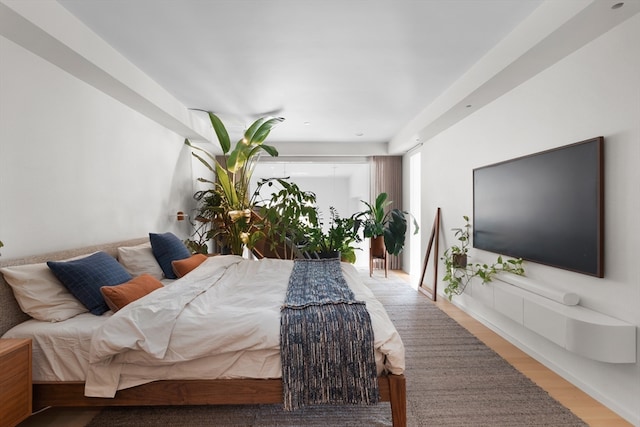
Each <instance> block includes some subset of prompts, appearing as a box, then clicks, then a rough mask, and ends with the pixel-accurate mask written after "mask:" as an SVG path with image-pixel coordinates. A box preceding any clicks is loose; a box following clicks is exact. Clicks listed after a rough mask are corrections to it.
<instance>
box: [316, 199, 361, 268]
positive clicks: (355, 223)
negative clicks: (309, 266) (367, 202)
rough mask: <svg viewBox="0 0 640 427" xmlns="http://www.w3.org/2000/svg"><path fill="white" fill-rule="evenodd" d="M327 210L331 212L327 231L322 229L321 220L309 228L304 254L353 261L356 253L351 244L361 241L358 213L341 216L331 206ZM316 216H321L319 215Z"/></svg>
mask: <svg viewBox="0 0 640 427" xmlns="http://www.w3.org/2000/svg"><path fill="white" fill-rule="evenodd" d="M329 210H330V212H331V214H330V219H329V228H328V229H327V231H323V227H322V225H323V224H322V221H321V220H319V221H318V222H317V223H316V224H312V226H311V227H310V228H309V231H310V233H309V241H308V244H307V245H306V247H305V251H306V254H307V256H309V257H313V258H334V257H339V258H340V259H342V260H343V261H345V262H350V263H354V262H355V261H356V253H355V246H354V245H353V244H354V243H357V242H360V241H361V239H360V234H359V228H360V220H359V219H357V216H358V214H353V215H351V216H350V217H348V218H343V217H341V216H340V215H339V214H338V211H337V210H336V209H335V208H334V207H333V206H331V207H329ZM318 218H321V217H320V215H318Z"/></svg>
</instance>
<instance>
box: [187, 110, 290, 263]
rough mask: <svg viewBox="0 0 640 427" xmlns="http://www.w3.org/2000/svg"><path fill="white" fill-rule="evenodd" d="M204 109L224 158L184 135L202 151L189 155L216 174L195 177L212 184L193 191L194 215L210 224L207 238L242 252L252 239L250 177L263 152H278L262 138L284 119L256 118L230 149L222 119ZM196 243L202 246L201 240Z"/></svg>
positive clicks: (224, 246)
mask: <svg viewBox="0 0 640 427" xmlns="http://www.w3.org/2000/svg"><path fill="white" fill-rule="evenodd" d="M199 111H203V110H199ZM206 113H207V115H208V116H209V120H210V121H211V126H212V127H213V129H214V131H215V134H216V137H217V139H218V143H219V144H220V148H221V149H222V153H223V156H224V157H223V161H222V162H219V161H218V160H217V159H216V156H215V155H214V154H213V153H211V152H209V151H207V150H205V149H203V148H200V147H197V146H195V145H193V144H192V143H191V142H190V141H189V140H188V139H185V144H186V145H188V146H189V147H191V148H192V149H193V150H194V151H200V152H201V153H204V156H200V155H199V154H198V153H196V152H193V153H192V155H193V156H194V157H196V158H197V159H198V160H200V162H201V163H202V164H204V165H205V166H206V167H207V168H208V169H209V170H210V171H211V172H213V174H214V177H215V181H212V180H210V179H206V178H198V181H200V182H205V183H208V184H211V188H209V189H207V190H204V191H199V192H197V193H196V194H194V198H195V199H196V200H198V202H199V207H198V212H197V214H196V217H197V218H199V219H200V220H202V222H204V223H207V224H209V227H210V229H209V231H208V232H207V233H206V236H207V237H208V238H213V239H216V241H217V242H218V243H219V245H220V246H221V247H222V248H226V249H228V251H229V252H230V253H232V254H236V255H241V254H242V252H243V248H244V245H245V244H246V243H248V242H250V241H251V238H250V232H251V222H252V218H253V217H252V212H253V200H251V196H250V194H249V180H250V178H251V175H252V173H253V169H254V167H255V164H256V162H257V160H258V158H259V155H260V154H261V153H262V152H266V153H267V154H269V155H270V156H277V155H278V151H277V150H276V149H275V148H274V147H272V146H270V145H267V144H264V140H265V139H266V138H267V136H268V135H269V132H271V129H273V127H274V126H276V125H278V124H279V123H281V122H282V121H283V120H284V119H283V118H281V117H263V118H260V119H258V120H256V121H255V122H254V123H253V124H251V126H249V128H248V129H247V130H246V131H245V133H244V137H243V138H242V139H240V140H239V141H238V142H237V143H236V145H235V147H234V149H233V150H231V142H230V139H229V134H228V133H227V130H226V128H225V126H224V124H223V123H222V121H221V120H220V119H219V118H218V117H217V116H216V115H215V114H214V113H212V112H210V111H206ZM195 246H197V247H200V248H201V247H202V245H201V242H200V244H195Z"/></svg>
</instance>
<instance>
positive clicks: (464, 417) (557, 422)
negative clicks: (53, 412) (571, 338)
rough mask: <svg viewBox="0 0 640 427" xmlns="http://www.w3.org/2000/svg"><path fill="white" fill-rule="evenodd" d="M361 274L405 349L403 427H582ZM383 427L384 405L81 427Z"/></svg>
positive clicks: (218, 411) (271, 409)
mask: <svg viewBox="0 0 640 427" xmlns="http://www.w3.org/2000/svg"><path fill="white" fill-rule="evenodd" d="M361 274H362V277H363V279H364V280H365V282H366V283H367V285H368V286H369V287H370V288H371V289H372V290H373V292H374V293H375V294H376V296H377V297H378V299H379V300H380V301H381V302H382V304H383V305H384V306H385V308H386V309H387V312H388V313H389V317H390V318H391V320H392V321H393V323H394V324H395V326H396V329H397V330H398V332H399V333H400V336H401V337H402V340H403V342H404V345H405V349H406V372H405V376H406V378H407V425H408V426H409V427H421V426H434V427H440V426H443V427H445V426H460V427H462V426H464V427H468V426H487V427H501V426H504V427H517V426H550V427H551V426H553V427H564V426H571V427H573V426H586V425H587V424H585V423H584V422H582V421H581V420H580V419H579V418H578V417H576V416H575V415H574V414H573V413H572V412H571V411H569V410H568V409H567V408H565V407H564V406H562V405H561V404H560V403H558V402H557V401H556V400H555V399H553V398H552V397H551V396H549V394H548V393H547V392H546V391H544V390H543V389H541V388H540V387H538V386H537V385H536V384H534V383H533V382H532V381H531V380H529V379H528V378H527V377H525V376H524V375H523V374H521V373H520V372H518V371H517V370H516V369H515V368H513V367H512V366H511V365H510V364H509V363H507V362H506V361H505V360H504V359H502V358H501V357H500V356H499V355H498V354H497V353H495V352H494V351H493V350H491V349H490V348H489V347H487V346H486V345H484V344H483V343H482V342H481V341H479V340H478V339H477V338H476V337H475V336H473V335H472V334H471V333H470V332H468V331H467V330H466V329H464V328H463V327H462V326H460V325H459V324H458V323H457V322H456V321H455V320H453V319H451V318H450V317H449V316H447V315H446V314H445V313H443V312H442V311H441V310H440V309H438V308H437V307H436V306H435V305H434V304H433V303H432V302H431V301H430V300H429V299H427V298H426V297H425V296H423V295H422V294H420V293H418V292H417V291H416V290H415V289H413V288H411V287H410V286H409V285H408V284H407V283H406V282H404V281H403V280H402V279H400V278H398V277H397V276H395V275H393V274H392V273H390V274H389V278H388V279H385V278H384V277H374V278H369V275H368V271H367V272H364V271H363V272H362V273H361ZM391 425H392V423H391V410H390V406H389V404H388V403H380V404H378V405H375V406H338V407H336V406H328V407H327V406H313V407H305V408H303V409H301V410H298V411H294V412H286V411H283V408H282V405H248V406H187V407H133V408H105V409H104V410H102V411H101V412H100V413H99V414H98V415H97V416H96V417H95V418H94V419H93V420H92V421H91V422H90V423H89V424H88V427H124V426H139V427H147V426H167V427H168V426H172V427H173V426H177V427H181V426H185V427H187V426H188V427H204V426H222V427H226V426H256V427H257V426H304V427H316V426H317V427H334V426H336V427H337V426H345V427H346V426H372V427H373V426H391Z"/></svg>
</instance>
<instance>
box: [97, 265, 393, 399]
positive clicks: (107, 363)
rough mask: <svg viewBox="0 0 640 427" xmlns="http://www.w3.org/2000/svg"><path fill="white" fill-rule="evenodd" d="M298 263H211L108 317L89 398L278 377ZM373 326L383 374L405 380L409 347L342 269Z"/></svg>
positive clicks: (352, 273) (348, 269)
mask: <svg viewBox="0 0 640 427" xmlns="http://www.w3.org/2000/svg"><path fill="white" fill-rule="evenodd" d="M292 268H293V262H292V261H284V260H274V259H262V260H259V261H256V260H246V259H243V258H241V257H237V256H217V257H211V258H208V259H207V261H205V262H204V263H203V264H201V265H200V266H199V267H198V268H196V269H195V270H193V271H192V272H190V273H189V274H187V275H186V276H185V277H183V278H182V279H179V280H177V281H175V282H173V283H171V284H170V285H167V286H165V287H164V288H162V289H158V290H156V291H154V292H152V293H151V294H149V295H147V296H145V297H144V298H142V299H140V300H138V301H135V302H134V303H132V304H130V305H128V306H126V307H125V308H123V309H122V310H120V311H118V312H117V313H115V314H114V315H113V316H110V317H108V318H107V319H106V321H104V322H103V323H102V325H101V326H100V327H98V328H97V330H96V331H95V332H94V333H93V336H92V339H91V345H90V349H89V363H88V370H87V375H86V386H85V395H86V396H93V397H113V396H114V395H115V393H116V391H117V390H118V389H122V388H126V387H131V386H133V385H138V384H142V383H145V382H151V381H154V380H157V379H171V378H175V379H189V378H200V379H202V378H237V377H246V378H279V377H280V376H281V368H280V357H279V346H280V344H279V341H280V337H279V334H280V308H281V305H282V304H283V302H284V297H285V293H286V289H287V285H288V280H289V275H290V274H291V270H292ZM342 269H343V273H344V276H345V279H346V281H347V283H348V284H349V286H350V287H351V289H352V290H353V292H354V294H355V296H356V298H357V299H358V300H364V301H366V304H367V309H368V310H369V313H370V316H371V322H372V325H373V330H374V335H375V342H374V346H375V348H376V361H377V364H378V372H379V373H380V372H382V371H384V370H386V371H388V372H391V373H394V374H401V373H402V372H403V371H404V347H403V345H402V341H401V339H400V337H399V335H398V333H397V331H396V330H395V328H394V326H393V324H392V323H391V321H390V320H389V318H388V316H387V314H386V311H385V310H384V308H383V307H382V305H381V304H380V303H379V302H378V301H377V300H376V299H375V298H374V296H373V294H372V293H371V291H370V290H369V289H368V288H367V287H366V286H365V285H364V284H363V282H362V280H361V279H360V277H359V276H358V273H357V271H356V270H355V268H354V267H353V266H352V265H350V264H345V263H343V264H342Z"/></svg>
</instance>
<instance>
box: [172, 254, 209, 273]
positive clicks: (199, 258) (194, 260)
mask: <svg viewBox="0 0 640 427" xmlns="http://www.w3.org/2000/svg"><path fill="white" fill-rule="evenodd" d="M206 260H207V256H206V255H203V254H193V255H191V256H190V257H189V258H185V259H179V260H175V261H171V265H172V266H173V272H174V273H176V276H178V277H182V276H184V275H185V274H187V273H188V272H190V271H191V270H193V269H194V268H196V267H197V266H199V265H200V264H202V263H203V262H205V261H206Z"/></svg>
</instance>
